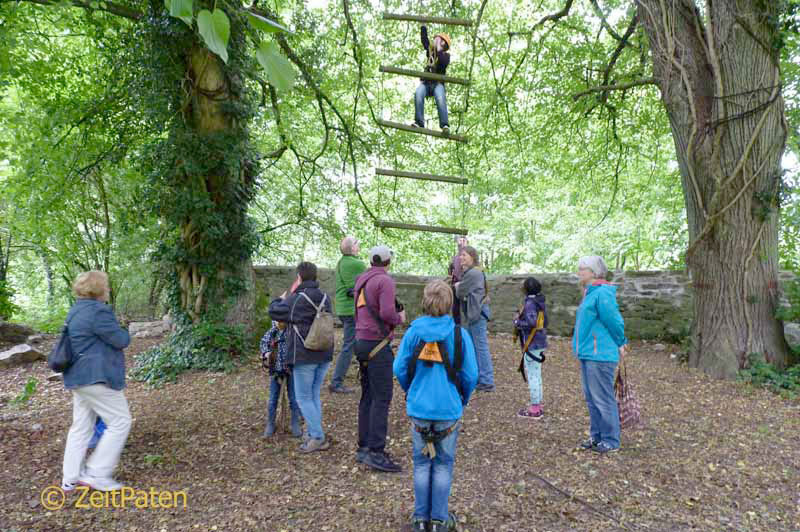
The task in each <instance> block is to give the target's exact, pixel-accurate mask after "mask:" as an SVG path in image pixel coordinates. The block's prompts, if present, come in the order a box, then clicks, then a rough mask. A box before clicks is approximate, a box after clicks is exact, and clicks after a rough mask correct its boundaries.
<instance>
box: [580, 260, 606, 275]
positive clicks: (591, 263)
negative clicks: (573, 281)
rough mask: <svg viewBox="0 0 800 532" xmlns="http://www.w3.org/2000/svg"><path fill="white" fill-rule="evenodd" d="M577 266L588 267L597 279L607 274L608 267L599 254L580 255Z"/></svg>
mask: <svg viewBox="0 0 800 532" xmlns="http://www.w3.org/2000/svg"><path fill="white" fill-rule="evenodd" d="M578 268H588V269H589V270H592V272H593V273H594V276H595V277H596V278H598V279H605V278H606V275H608V267H607V266H606V263H605V261H603V257H600V256H599V255H589V256H588V257H581V260H579V261H578Z"/></svg>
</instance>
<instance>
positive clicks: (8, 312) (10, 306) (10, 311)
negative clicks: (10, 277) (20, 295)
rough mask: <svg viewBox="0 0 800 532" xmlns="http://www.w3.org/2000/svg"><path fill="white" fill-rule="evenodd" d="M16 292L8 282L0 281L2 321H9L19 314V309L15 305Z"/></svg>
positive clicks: (0, 315) (0, 314) (0, 312)
mask: <svg viewBox="0 0 800 532" xmlns="http://www.w3.org/2000/svg"><path fill="white" fill-rule="evenodd" d="M13 299H14V292H13V290H11V287H10V286H8V283H7V282H6V281H0V319H3V320H6V321H8V320H9V319H10V318H11V316H13V315H14V314H16V313H18V312H19V310H20V309H19V307H18V306H17V305H15V304H14V301H13Z"/></svg>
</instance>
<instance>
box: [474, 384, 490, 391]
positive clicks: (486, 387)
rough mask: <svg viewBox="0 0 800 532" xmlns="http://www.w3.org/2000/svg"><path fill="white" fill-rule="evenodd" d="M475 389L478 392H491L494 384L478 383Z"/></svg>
mask: <svg viewBox="0 0 800 532" xmlns="http://www.w3.org/2000/svg"><path fill="white" fill-rule="evenodd" d="M475 390H477V391H479V392H493V391H494V386H493V385H489V384H479V385H477V386H476V387H475Z"/></svg>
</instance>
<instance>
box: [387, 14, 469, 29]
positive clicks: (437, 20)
mask: <svg viewBox="0 0 800 532" xmlns="http://www.w3.org/2000/svg"><path fill="white" fill-rule="evenodd" d="M383 20H405V21H409V22H427V23H429V24H447V25H450V26H472V21H471V20H469V19H465V18H452V17H423V16H420V15H403V14H402V13H384V14H383Z"/></svg>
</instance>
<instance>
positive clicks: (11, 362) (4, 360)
mask: <svg viewBox="0 0 800 532" xmlns="http://www.w3.org/2000/svg"><path fill="white" fill-rule="evenodd" d="M45 358H46V357H45V356H44V354H43V353H42V352H41V351H38V350H36V349H35V348H33V347H31V346H30V345H28V344H20V345H15V346H14V347H12V348H11V349H8V350H7V351H3V352H2V353H0V368H9V367H12V366H19V365H20V364H25V363H26V362H35V361H37V360H44V359H45Z"/></svg>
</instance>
